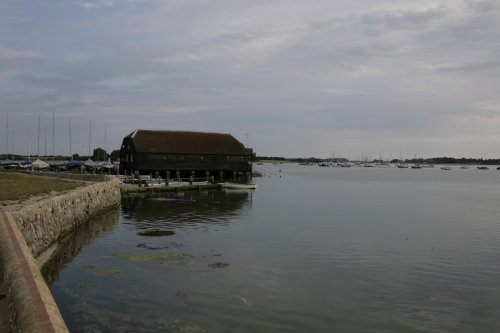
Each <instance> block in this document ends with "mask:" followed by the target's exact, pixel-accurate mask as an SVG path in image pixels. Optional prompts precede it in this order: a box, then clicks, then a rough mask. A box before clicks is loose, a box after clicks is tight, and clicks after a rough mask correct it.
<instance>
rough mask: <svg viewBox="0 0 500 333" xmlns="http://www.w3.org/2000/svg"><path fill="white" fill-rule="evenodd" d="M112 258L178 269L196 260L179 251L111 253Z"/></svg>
mask: <svg viewBox="0 0 500 333" xmlns="http://www.w3.org/2000/svg"><path fill="white" fill-rule="evenodd" d="M109 255H110V256H111V257H114V258H118V259H122V260H126V261H129V262H135V263H153V264H170V265H174V266H177V267H187V266H189V265H190V264H191V263H192V262H193V259H194V256H192V255H191V254H188V253H182V252H179V251H174V252H168V253H164V252H162V253H154V254H147V255H140V254H132V253H123V252H116V253H110V254H109Z"/></svg>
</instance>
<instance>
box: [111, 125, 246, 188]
mask: <svg viewBox="0 0 500 333" xmlns="http://www.w3.org/2000/svg"><path fill="white" fill-rule="evenodd" d="M250 158H251V150H248V149H246V148H245V146H243V144H242V143H241V142H239V141H238V140H236V139H235V138H234V137H233V136H232V135H230V134H223V133H204V132H187V131H152V130H141V129H138V130H135V131H134V132H132V133H130V134H129V135H127V136H126V137H125V138H124V139H123V143H122V146H121V149H120V173H122V174H131V173H133V172H136V171H138V172H139V173H140V174H154V173H156V172H159V173H160V175H161V176H162V177H172V178H173V177H177V176H178V175H180V177H189V176H192V175H194V176H196V177H205V176H206V175H207V172H208V173H209V174H210V175H213V176H215V177H221V176H224V177H227V178H228V177H233V176H234V175H235V173H236V174H242V173H243V174H247V173H251V172H252V163H251V160H250Z"/></svg>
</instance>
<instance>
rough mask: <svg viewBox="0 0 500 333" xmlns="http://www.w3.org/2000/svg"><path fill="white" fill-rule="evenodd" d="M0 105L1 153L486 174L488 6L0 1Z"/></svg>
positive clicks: (495, 18)
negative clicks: (157, 144) (150, 152)
mask: <svg viewBox="0 0 500 333" xmlns="http://www.w3.org/2000/svg"><path fill="white" fill-rule="evenodd" d="M0 101H1V103H0V152H4V151H5V150H6V149H7V150H8V152H9V153H10V152H12V151H13V152H14V153H19V154H28V152H31V154H37V153H40V154H42V155H45V153H46V154H48V155H50V154H52V151H53V146H52V138H53V137H54V139H55V140H54V141H55V143H54V149H55V154H57V155H59V154H61V155H69V154H70V151H71V153H73V154H74V153H77V154H80V155H86V154H88V152H89V148H90V149H94V148H96V147H103V148H106V149H107V150H108V151H112V150H114V149H119V148H120V145H121V141H122V139H123V137H124V136H126V135H128V134H129V133H131V132H133V131H134V130H135V129H137V128H141V129H161V130H188V131H203V132H222V133H230V134H232V135H233V136H234V137H235V138H237V139H238V140H240V141H241V142H242V143H243V144H245V145H246V146H248V147H251V148H253V149H254V150H255V152H256V153H257V155H259V156H286V157H311V156H315V157H322V158H326V157H331V156H336V157H346V158H350V159H355V158H360V157H373V158H378V157H383V158H399V157H403V158H412V157H423V158H426V157H436V156H450V157H483V158H500V144H499V143H500V1H498V0H432V1H428V0H419V1H409V0H377V1H373V0H265V1H263V0H37V1H33V0H0ZM39 119H40V127H39ZM53 123H54V125H55V126H53ZM7 125H8V126H7ZM38 128H40V130H38ZM70 132H71V136H70V135H69V133H70ZM53 133H54V136H53ZM39 138H40V139H39ZM89 138H90V140H89ZM70 139H71V140H70ZM70 143H71V144H70Z"/></svg>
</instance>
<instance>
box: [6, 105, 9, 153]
mask: <svg viewBox="0 0 500 333" xmlns="http://www.w3.org/2000/svg"><path fill="white" fill-rule="evenodd" d="M5 127H6V128H5V136H6V139H5V153H6V154H7V159H8V158H9V113H8V112H7V121H6V122H5Z"/></svg>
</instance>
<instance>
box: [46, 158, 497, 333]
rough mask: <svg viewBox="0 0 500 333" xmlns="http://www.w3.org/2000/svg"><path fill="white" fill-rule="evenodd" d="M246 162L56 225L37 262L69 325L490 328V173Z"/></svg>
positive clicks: (493, 274)
mask: <svg viewBox="0 0 500 333" xmlns="http://www.w3.org/2000/svg"><path fill="white" fill-rule="evenodd" d="M259 168H262V169H264V170H265V171H267V172H269V173H270V174H271V175H272V177H266V178H255V179H254V181H255V182H256V183H257V184H258V186H259V188H258V190H257V191H255V192H254V191H241V190H226V191H210V192H187V193H171V194H163V195H154V196H152V197H144V196H129V197H124V198H123V199H122V205H121V207H120V208H119V210H117V211H115V212H110V213H107V214H105V215H103V216H102V217H99V218H98V219H99V221H96V222H97V223H94V224H91V225H87V226H83V227H82V228H80V230H77V231H76V232H75V233H74V234H73V235H71V236H70V237H69V238H68V240H67V241H66V243H65V244H64V246H63V247H61V249H59V256H58V257H57V258H55V260H54V261H53V262H51V264H50V265H48V266H47V267H46V268H45V269H44V273H45V275H46V277H47V280H49V281H50V288H51V290H52V293H53V294H54V297H55V298H56V301H57V302H58V304H59V305H60V309H61V312H62V314H63V317H64V319H65V320H66V322H67V324H68V326H69V328H70V330H71V331H72V332H184V333H185V332H191V333H193V332H497V331H500V321H499V320H498V318H500V285H499V281H500V171H496V170H477V169H475V168H474V169H472V168H471V169H467V170H460V169H454V170H451V171H444V170H440V169H439V168H433V169H419V170H412V169H397V168H320V167H317V166H299V165H285V164H283V165H264V166H259ZM151 231H155V232H156V233H155V234H150V233H149V232H151Z"/></svg>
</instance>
